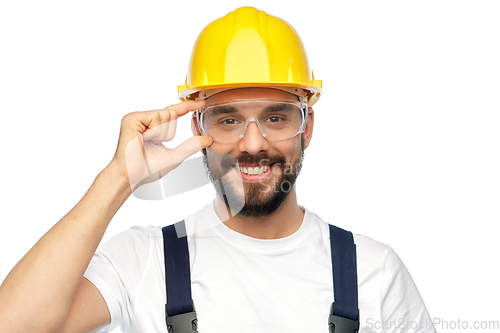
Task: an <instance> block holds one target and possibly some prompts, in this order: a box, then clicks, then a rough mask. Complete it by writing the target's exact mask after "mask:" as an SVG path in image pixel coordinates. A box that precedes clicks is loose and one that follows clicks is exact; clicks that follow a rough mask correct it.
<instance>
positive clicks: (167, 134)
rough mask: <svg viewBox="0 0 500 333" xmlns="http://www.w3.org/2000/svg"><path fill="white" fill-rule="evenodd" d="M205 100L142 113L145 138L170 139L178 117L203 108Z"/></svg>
mask: <svg viewBox="0 0 500 333" xmlns="http://www.w3.org/2000/svg"><path fill="white" fill-rule="evenodd" d="M204 105H205V101H187V102H182V103H179V104H176V105H171V106H169V107H167V108H165V109H163V110H152V111H147V112H145V113H144V114H142V117H141V119H140V121H141V123H142V124H143V125H144V126H146V128H147V129H146V130H145V131H144V133H143V138H144V140H153V141H155V142H164V141H170V140H172V139H173V138H174V135H175V131H176V128H177V118H178V117H181V116H183V115H185V114H187V113H188V112H189V111H195V110H198V109H200V108H202V107H203V106H204Z"/></svg>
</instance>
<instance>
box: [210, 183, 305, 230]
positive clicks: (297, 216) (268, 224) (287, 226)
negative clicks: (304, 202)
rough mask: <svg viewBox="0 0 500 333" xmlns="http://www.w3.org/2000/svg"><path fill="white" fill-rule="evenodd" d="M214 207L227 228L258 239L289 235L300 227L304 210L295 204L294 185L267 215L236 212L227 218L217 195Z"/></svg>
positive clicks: (223, 204) (224, 206)
mask: <svg viewBox="0 0 500 333" xmlns="http://www.w3.org/2000/svg"><path fill="white" fill-rule="evenodd" d="M214 208H215V213H216V214H217V216H218V217H219V219H221V220H222V221H223V223H224V224H225V225H226V226H227V227H228V228H230V229H232V230H234V231H236V232H239V233H240V234H243V235H246V236H249V237H253V238H259V239H276V238H283V237H287V236H290V235H292V234H293V233H295V232H296V231H297V230H298V229H299V228H300V226H301V225H302V221H303V219H304V211H303V210H302V208H301V207H299V205H298V204H297V196H296V192H295V186H293V188H292V190H291V191H290V193H289V194H288V196H287V198H286V199H285V201H283V203H282V204H281V206H280V207H279V208H278V209H277V210H276V211H275V212H274V213H272V214H271V215H268V216H262V217H258V218H255V217H245V216H241V215H240V214H237V215H235V216H232V217H231V218H229V219H226V218H223V217H224V216H227V208H226V205H225V203H224V201H223V200H222V199H221V198H220V197H219V195H217V196H216V198H215V200H214ZM224 220H225V221H224Z"/></svg>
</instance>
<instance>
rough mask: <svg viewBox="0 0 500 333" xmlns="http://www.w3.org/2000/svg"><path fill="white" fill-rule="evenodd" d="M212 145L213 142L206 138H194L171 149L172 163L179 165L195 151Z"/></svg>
mask: <svg viewBox="0 0 500 333" xmlns="http://www.w3.org/2000/svg"><path fill="white" fill-rule="evenodd" d="M212 143H213V140H212V139H210V138H209V137H206V136H194V137H192V138H190V139H188V140H186V141H184V142H183V143H181V144H180V145H178V146H177V147H175V148H174V149H172V153H173V156H174V163H175V164H177V163H181V162H182V161H184V160H185V159H186V158H188V157H189V156H191V155H193V154H194V153H196V152H197V151H200V150H202V149H204V148H207V147H208V146H210V145H211V144H212Z"/></svg>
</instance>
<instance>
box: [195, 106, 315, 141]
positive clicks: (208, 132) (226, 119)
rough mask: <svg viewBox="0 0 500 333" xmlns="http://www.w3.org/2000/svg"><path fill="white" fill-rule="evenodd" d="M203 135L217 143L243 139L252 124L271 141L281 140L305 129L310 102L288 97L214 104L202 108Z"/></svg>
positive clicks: (200, 124) (200, 123)
mask: <svg viewBox="0 0 500 333" xmlns="http://www.w3.org/2000/svg"><path fill="white" fill-rule="evenodd" d="M197 117H198V126H199V128H200V132H201V133H202V135H205V136H209V137H211V138H212V140H214V141H216V142H235V141H238V140H240V139H241V138H243V137H244V136H245V134H246V132H247V131H248V129H249V127H250V126H251V125H252V123H255V125H256V126H257V128H258V130H259V131H260V133H261V134H262V136H263V137H265V138H266V139H268V140H273V141H281V140H287V139H291V138H293V137H295V136H296V135H297V134H299V133H302V132H303V131H304V128H305V125H306V121H307V104H306V103H300V102H298V101H297V102H290V101H284V100H238V101H234V102H225V103H219V104H211V105H208V106H206V107H205V108H203V109H201V110H198V112H197Z"/></svg>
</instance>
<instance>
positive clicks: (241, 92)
mask: <svg viewBox="0 0 500 333" xmlns="http://www.w3.org/2000/svg"><path fill="white" fill-rule="evenodd" d="M241 99H280V100H288V101H290V102H296V101H298V97H297V96H295V95H293V94H291V93H289V92H286V91H282V90H278V89H272V88H238V89H231V90H226V91H222V92H220V93H217V94H215V95H212V96H210V97H208V98H207V105H210V104H214V103H223V102H226V101H237V100H241Z"/></svg>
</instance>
